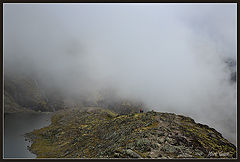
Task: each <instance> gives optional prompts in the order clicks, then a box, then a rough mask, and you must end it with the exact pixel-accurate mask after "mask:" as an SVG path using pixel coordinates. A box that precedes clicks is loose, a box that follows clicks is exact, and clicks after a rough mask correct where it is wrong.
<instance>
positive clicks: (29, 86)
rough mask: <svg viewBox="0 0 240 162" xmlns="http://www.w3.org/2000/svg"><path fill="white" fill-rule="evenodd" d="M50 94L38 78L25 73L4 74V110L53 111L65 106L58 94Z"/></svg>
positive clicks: (7, 111)
mask: <svg viewBox="0 0 240 162" xmlns="http://www.w3.org/2000/svg"><path fill="white" fill-rule="evenodd" d="M50 96H51V97H49V96H48V94H47V93H46V91H45V90H44V89H43V88H42V87H40V86H39V85H38V82H37V80H36V79H33V78H30V77H28V76H25V75H11V76H10V75H7V74H5V75H4V112H5V113H11V112H20V111H29V110H30V111H53V110H55V109H61V108H62V107H63V104H61V103H62V99H61V98H60V99H58V98H57V97H58V94H57V93H56V94H55V95H53V94H51V95H50Z"/></svg>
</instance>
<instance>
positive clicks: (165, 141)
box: [26, 107, 236, 158]
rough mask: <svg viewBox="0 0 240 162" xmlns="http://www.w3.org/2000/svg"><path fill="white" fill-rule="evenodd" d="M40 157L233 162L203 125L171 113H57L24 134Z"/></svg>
mask: <svg viewBox="0 0 240 162" xmlns="http://www.w3.org/2000/svg"><path fill="white" fill-rule="evenodd" d="M26 137H27V139H28V140H31V141H33V144H32V145H31V147H30V148H29V149H30V150H31V151H32V152H33V153H35V154H36V155H37V157H38V158H233V157H235V156H236V155H235V154H236V147H235V146H234V145H233V144H231V143H230V142H228V141H227V140H226V139H224V138H223V137H222V135H221V134H220V133H219V132H217V131H216V130H215V129H213V128H209V127H208V126H207V125H202V124H199V123H195V122H194V120H193V119H191V118H189V117H185V116H182V115H176V114H173V113H160V112H154V111H149V112H145V113H131V114H126V115H119V114H116V113H114V112H112V111H110V110H108V109H103V108H99V107H89V108H84V109H71V110H61V111H58V112H55V114H54V115H53V116H52V123H51V125H49V126H48V127H44V128H41V129H39V130H34V131H33V132H31V133H28V134H26Z"/></svg>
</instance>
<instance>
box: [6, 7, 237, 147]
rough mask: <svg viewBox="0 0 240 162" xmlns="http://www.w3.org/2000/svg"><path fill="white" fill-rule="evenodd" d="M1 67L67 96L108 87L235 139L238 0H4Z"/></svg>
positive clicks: (126, 96) (157, 109)
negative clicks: (139, 0)
mask: <svg viewBox="0 0 240 162" xmlns="http://www.w3.org/2000/svg"><path fill="white" fill-rule="evenodd" d="M3 9H4V10H3V14H4V15H3V18H4V19H3V22H4V26H3V28H4V69H5V71H4V72H5V74H6V73H10V71H14V72H17V73H20V72H24V73H29V74H31V75H34V76H35V77H38V78H39V79H40V80H41V82H42V83H44V84H46V85H47V86H48V87H57V88H59V89H61V90H62V92H64V93H66V94H67V95H69V96H76V95H84V94H88V95H91V94H93V93H95V92H96V91H99V90H101V89H103V88H113V89H115V90H116V92H117V94H118V95H119V96H120V97H123V98H128V99H137V100H142V101H143V102H144V103H145V104H146V105H147V106H148V107H149V108H150V109H153V110H155V111H161V112H174V113H176V114H182V115H186V116H190V117H192V118H193V119H194V120H195V121H196V122H200V123H202V124H208V125H209V126H210V127H214V128H215V129H216V130H217V131H219V132H220V133H222V134H223V136H224V137H226V138H227V139H228V140H230V141H231V142H233V143H236V84H232V83H231V82H230V81H229V76H230V73H231V71H230V70H229V68H228V67H227V65H226V63H224V60H225V59H226V58H230V59H233V60H235V61H236V55H237V47H236V45H237V4H236V3H224V4H221V3H213V4H211V3H207V4H204V3H201V4H197V3H194V4H189V3H183V4H175V3H171V4H168V3H162V4H157V3H153V4H151V3H148V4H129V3H128V4H125V3H121V4H77V3H76V4H71V3H68V4H56V3H54V4H51V3H47V4H44V3H39V4H28V3H23V4H17V3H16V4H14V3H11V4H8V3H5V4H4V8H3Z"/></svg>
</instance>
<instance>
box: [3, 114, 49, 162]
mask: <svg viewBox="0 0 240 162" xmlns="http://www.w3.org/2000/svg"><path fill="white" fill-rule="evenodd" d="M51 115H52V113H13V114H5V115H4V138H3V140H4V141H3V144H4V150H3V154H4V155H3V158H36V155H35V154H32V153H31V152H30V151H28V149H27V146H30V145H31V143H30V142H28V141H25V138H24V134H25V133H28V132H31V131H33V130H34V129H39V128H42V127H45V126H47V125H50V123H51Z"/></svg>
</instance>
